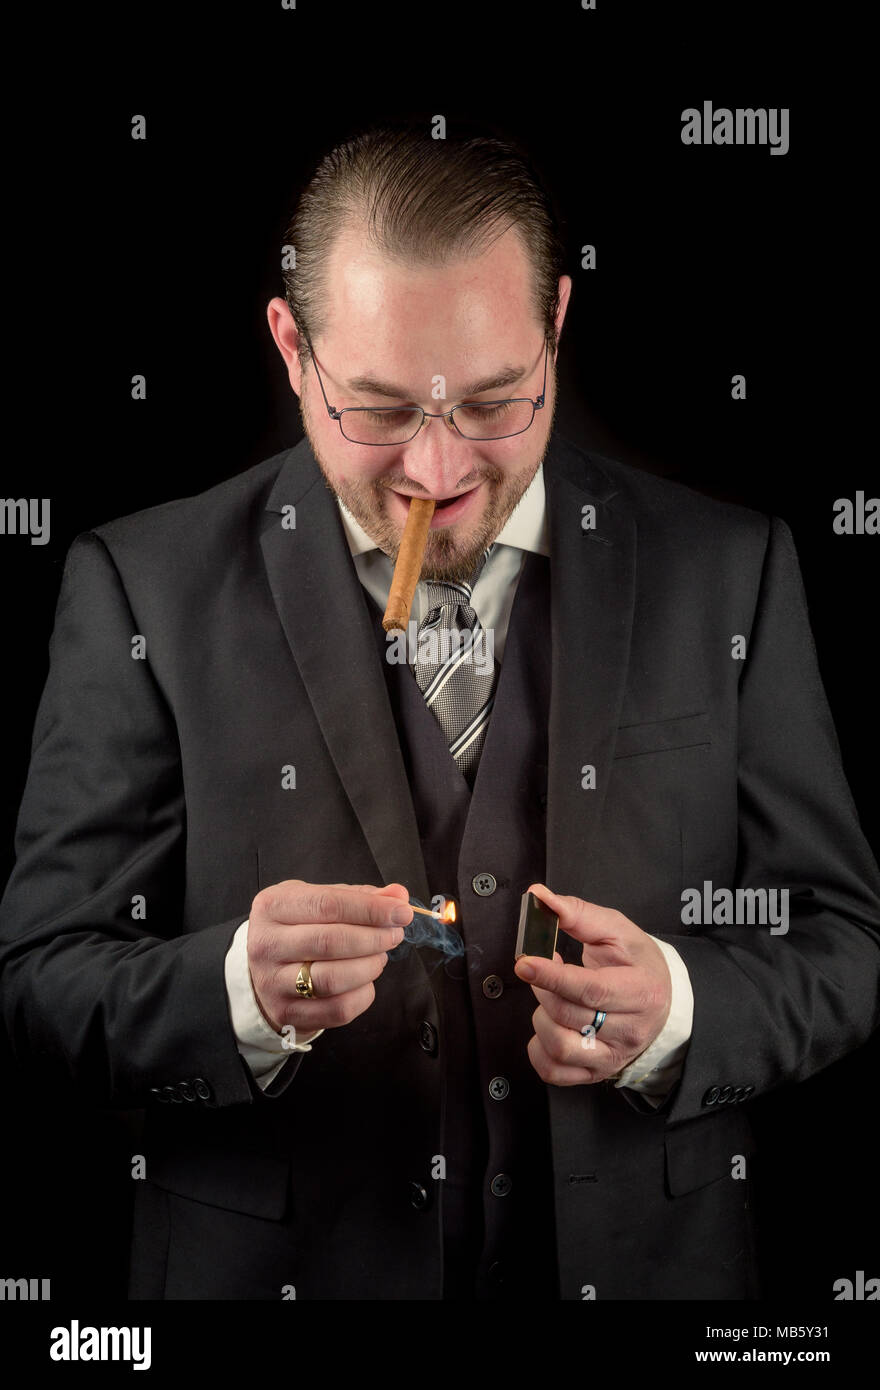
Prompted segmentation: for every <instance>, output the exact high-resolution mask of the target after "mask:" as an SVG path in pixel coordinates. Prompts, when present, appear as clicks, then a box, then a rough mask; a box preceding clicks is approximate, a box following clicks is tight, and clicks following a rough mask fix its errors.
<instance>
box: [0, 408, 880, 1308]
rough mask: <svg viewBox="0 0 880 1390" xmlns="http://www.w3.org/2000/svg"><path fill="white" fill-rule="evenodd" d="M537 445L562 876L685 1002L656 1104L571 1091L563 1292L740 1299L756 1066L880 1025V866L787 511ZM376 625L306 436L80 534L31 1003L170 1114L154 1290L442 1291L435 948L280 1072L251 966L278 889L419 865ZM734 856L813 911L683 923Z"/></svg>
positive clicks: (61, 676)
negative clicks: (829, 699)
mask: <svg viewBox="0 0 880 1390" xmlns="http://www.w3.org/2000/svg"><path fill="white" fill-rule="evenodd" d="M545 477H546V484H547V505H548V510H549V523H550V543H551V589H552V612H551V629H550V632H549V634H548V633H538V634H535V643H536V648H535V655H536V659H540V660H550V661H551V662H552V697H551V707H550V716H549V773H548V800H547V872H546V879H547V882H548V883H549V884H550V885H551V886H553V887H554V888H555V889H556V890H557V891H560V892H563V893H573V894H577V895H579V896H581V897H584V898H587V899H590V900H592V901H595V902H599V903H603V904H606V905H608V906H612V907H616V908H619V909H620V910H621V911H622V912H624V913H625V914H626V915H627V916H629V917H631V918H632V919H633V920H634V921H635V922H637V923H638V924H639V925H640V926H641V927H642V928H643V929H644V930H645V931H648V932H651V933H654V934H655V935H659V936H662V937H664V938H665V939H667V940H669V941H671V942H672V943H673V944H674V945H675V947H676V948H677V950H678V951H679V952H680V954H681V955H682V957H683V959H684V961H685V964H686V965H687V968H688V971H689V974H690V978H691V981H692V985H693V992H694V1001H695V1003H694V1024H693V1035H692V1039H691V1043H690V1047H689V1051H688V1054H687V1059H686V1062H685V1066H684V1070H683V1074H682V1077H681V1080H680V1082H679V1084H678V1085H677V1086H676V1087H675V1089H674V1091H673V1092H672V1094H671V1095H670V1097H669V1098H668V1100H667V1101H666V1103H665V1104H664V1106H663V1107H662V1109H661V1110H660V1111H659V1112H655V1111H653V1110H652V1109H651V1108H650V1107H649V1106H648V1105H647V1104H646V1103H645V1102H644V1100H642V1099H640V1098H639V1097H638V1096H637V1095H635V1094H634V1093H633V1092H629V1091H626V1090H623V1089H619V1088H614V1087H613V1086H611V1085H609V1084H607V1083H606V1084H602V1085H599V1086H580V1087H570V1088H560V1087H553V1086H551V1087H550V1088H549V1110H550V1117H551V1140H552V1147H553V1160H554V1181H555V1204H556V1217H557V1242H558V1250H559V1271H560V1289H561V1296H562V1297H563V1298H571V1299H578V1298H580V1297H582V1293H581V1290H582V1289H583V1288H584V1286H586V1285H592V1286H594V1287H596V1289H597V1293H598V1296H599V1297H634V1298H638V1297H680V1298H697V1297H715V1298H737V1297H744V1296H749V1295H750V1294H752V1293H754V1292H755V1291H756V1287H757V1286H756V1284H755V1277H754V1259H753V1253H754V1252H753V1249H752V1231H751V1212H750V1206H749V1201H748V1197H747V1195H744V1194H747V1191H748V1180H746V1182H743V1181H738V1180H735V1179H733V1178H732V1176H731V1168H732V1157H733V1155H735V1154H741V1155H744V1156H745V1157H746V1158H747V1159H748V1160H749V1161H751V1156H752V1155H753V1153H754V1137H753V1133H752V1127H751V1125H750V1123H749V1120H748V1110H749V1099H750V1098H751V1097H752V1096H759V1095H762V1094H763V1093H766V1092H769V1091H771V1090H772V1089H773V1088H775V1087H778V1086H780V1085H783V1084H785V1083H792V1082H797V1081H799V1080H801V1079H803V1078H805V1077H807V1076H809V1075H811V1074H812V1073H814V1072H816V1071H818V1070H819V1069H821V1068H823V1067H825V1066H827V1065H828V1064H829V1063H831V1062H832V1061H834V1060H835V1059H837V1058H839V1057H841V1056H842V1055H843V1054H845V1053H846V1052H847V1051H849V1050H851V1049H853V1048H855V1047H857V1046H858V1045H860V1044H861V1043H862V1042H864V1041H865V1039H866V1038H867V1037H868V1036H869V1034H870V1033H871V1031H872V1029H873V1028H874V1027H875V1026H876V1024H877V1020H878V1003H877V995H878V990H877V982H878V963H880V953H878V944H880V912H878V876H877V869H876V865H875V864H874V862H873V860H872V858H871V855H870V852H869V850H868V848H867V846H866V843H865V841H864V838H863V836H862V834H861V831H860V828H859V824H858V819H857V815H856V811H855V808H854V806H853V803H852V799H851V797H850V794H849V791H848V788H847V785H846V782H845V779H844V776H843V773H842V770H841V764H840V758H839V751H838V746H837V742H836V738H835V733H834V729H833V725H832V721H831V717H830V714H829V711H828V707H827V704H826V700H825V697H824V693H823V689H822V684H821V680H820V677H819V674H818V668H817V664H816V658H815V653H814V647H813V642H812V638H811V634H810V629H809V622H808V615H807V609H806V605H805V600H804V594H803V590H802V585H801V580H800V575H799V570H798V565H797V560H796V556H795V552H794V548H793V545H792V540H791V536H790V533H789V531H788V528H787V527H786V526H785V524H784V523H783V522H781V521H779V520H777V519H772V518H769V517H766V516H763V515H761V514H758V513H756V512H753V511H750V510H746V509H744V508H740V507H735V506H731V505H727V504H722V503H719V502H716V501H713V500H710V499H708V498H706V497H703V496H701V495H698V494H696V493H694V492H692V491H690V490H689V489H687V488H684V487H681V486H679V485H676V484H673V483H670V482H668V481H664V480H660V479H658V478H655V477H653V476H650V475H647V474H643V473H641V472H638V471H636V470H633V469H631V468H629V467H627V466H625V465H623V464H620V463H618V462H615V461H613V460H609V459H604V458H600V457H597V456H595V455H590V454H586V453H584V452H582V451H580V450H579V449H577V448H575V447H574V446H573V445H571V444H569V443H567V442H566V441H563V440H562V439H560V438H559V437H558V436H556V437H554V439H553V440H552V442H551V448H550V451H549V453H548V455H547V458H546V460H545ZM290 507H293V508H294V509H295V511H294V512H293V513H291V512H290V511H289V510H287V511H285V510H284V509H285V508H288V509H289V508H290ZM585 507H593V508H595V525H594V526H592V527H588V528H587V529H585V528H584V526H583V524H582V521H583V518H584V516H585V515H589V514H585V512H584V508H585ZM294 519H295V525H292V524H291V522H292V521H293V520H294ZM374 621H375V620H374V618H373V617H372V616H371V614H370V610H369V608H368V605H367V602H366V598H365V595H364V592H363V590H362V588H361V586H360V584H359V582H358V579H357V576H356V573H355V569H354V566H353V564H352V562H351V558H350V555H349V553H348V547H347V544H346V541H345V536H344V532H343V529H342V526H341V523H340V519H339V515H338V511H337V508H336V503H335V501H334V499H333V498H332V496H331V494H330V493H329V491H328V490H327V488H326V487H325V485H324V482H323V479H322V477H321V474H320V472H319V470H318V468H317V465H316V463H315V461H314V459H313V457H312V455H311V451H310V449H309V447H308V444H307V442H305V441H303V442H302V443H301V444H299V445H298V446H297V447H296V448H294V449H291V450H289V451H287V452H285V453H283V454H281V455H279V456H277V457H275V458H272V459H268V460H266V461H265V462H263V463H261V464H259V465H258V466H257V467H254V468H251V469H250V470H248V471H247V472H246V473H243V474H242V475H240V476H237V477H235V478H232V479H231V480H229V481H227V482H224V483H221V484H220V485H219V486H217V487H214V488H212V489H211V490H209V491H208V492H206V493H203V494H202V495H200V496H197V497H192V498H185V499H182V500H178V501H174V502H170V503H168V504H166V505H163V506H158V507H153V508H150V509H148V510H146V511H143V512H140V513H138V514H136V515H134V516H130V517H124V518H122V519H120V520H117V521H115V522H112V523H110V524H108V525H105V526H100V527H97V528H96V529H95V530H94V531H90V532H87V533H84V534H83V535H81V536H78V537H77V539H76V540H75V541H74V543H73V545H72V546H71V548H70V551H69V554H68V557H67V562H66V567H65V572H64V577H63V582H62V588H61V594H60V598H59V602H58V609H57V615H56V622H55V629H54V633H53V636H52V641H51V665H50V672H49V676H48V680H47V684H46V688H45V692H44V695H43V698H42V702H41V704H40V708H39V712H38V715H37V720H36V725H35V729H34V736H33V750H32V761H31V767H30V772H29V776H28V782H27V787H26V791H25V795H24V799H23V802H22V807H21V812H20V818H19V825H18V832H17V863H16V867H15V870H14V872H13V875H12V877H11V880H10V883H9V885H8V888H7V892H6V895H5V897H4V901H3V905H2V929H0V965H2V969H3V1003H4V1010H5V1018H6V1023H7V1027H8V1029H9V1033H10V1037H11V1040H12V1045H13V1047H14V1048H15V1050H16V1053H17V1055H18V1056H19V1057H20V1058H21V1060H22V1062H23V1063H25V1064H26V1065H28V1066H30V1067H34V1068H37V1069H38V1070H39V1071H40V1073H41V1075H42V1076H44V1077H48V1078H49V1079H50V1080H53V1079H54V1080H55V1081H57V1082H58V1084H61V1083H69V1084H72V1085H73V1086H74V1087H75V1088H76V1090H77V1092H78V1093H79V1094H80V1095H81V1096H82V1097H83V1099H84V1100H87V1101H89V1102H91V1103H94V1104H97V1105H101V1106H108V1107H121V1108H125V1109H131V1108H141V1107H142V1108H143V1109H144V1111H145V1113H146V1130H145V1138H144V1146H145V1153H146V1157H147V1180H146V1181H145V1182H140V1183H137V1184H136V1201H137V1207H136V1226H135V1243H134V1252H133V1265H132V1284H131V1293H132V1295H133V1296H135V1297H160V1298H161V1297H169V1298H186V1297H250V1298H273V1297H281V1296H282V1293H281V1289H282V1288H283V1287H290V1286H293V1287H295V1288H296V1289H297V1296H298V1297H307V1298H308V1297H326V1298H333V1297H357V1298H359V1297H379V1298H403V1297H417V1298H436V1297H439V1296H440V1294H441V1289H442V1252H441V1248H440V1247H441V1241H440V1225H439V1220H438V1216H437V1208H436V1207H434V1208H430V1207H429V1208H428V1210H417V1209H416V1208H414V1207H413V1206H412V1205H411V1204H410V1201H409V1200H408V1194H409V1192H410V1184H411V1183H412V1182H413V1180H422V1179H424V1178H426V1177H427V1174H426V1164H427V1163H429V1162H430V1156H431V1155H432V1153H434V1152H435V1151H436V1148H435V1145H436V1133H437V1117H438V1107H439V1104H440V1094H441V1078H440V1072H439V1068H438V1067H437V1066H436V1065H434V1064H433V1063H432V1064H430V1065H429V1064H428V1063H427V1062H426V1058H425V1054H424V1053H423V1052H421V1051H420V1050H419V1049H418V1048H417V1047H414V1046H413V1038H414V1037H415V1036H416V1033H417V1030H418V1027H419V1023H420V1021H421V1020H422V1019H425V1018H432V1017H435V1016H436V1000H435V999H434V996H433V993H432V986H431V982H430V980H429V978H428V974H427V972H426V971H425V969H424V966H423V964H422V963H421V961H420V957H419V954H418V952H412V953H411V954H410V956H409V957H408V958H407V960H406V961H403V962H400V963H399V965H398V966H396V967H395V971H394V973H393V974H391V973H389V972H388V971H387V970H386V972H385V974H384V975H383V978H382V980H381V981H380V982H379V985H378V988H377V998H376V1001H375V1003H374V1004H373V1005H372V1006H371V1008H370V1009H369V1010H367V1012H366V1013H365V1014H364V1015H362V1016H361V1017H360V1018H359V1019H357V1020H355V1021H354V1022H353V1023H352V1024H349V1025H348V1026H347V1027H345V1028H340V1029H334V1030H329V1031H328V1032H327V1033H325V1034H324V1035H323V1036H322V1037H321V1038H319V1039H318V1040H317V1042H316V1043H315V1046H314V1048H313V1051H312V1052H311V1053H310V1054H308V1055H305V1056H303V1055H302V1054H293V1055H292V1056H291V1058H290V1059H289V1061H288V1062H287V1063H286V1064H285V1067H284V1068H283V1070H282V1072H281V1074H280V1076H279V1077H278V1078H277V1079H276V1081H275V1082H274V1083H273V1084H272V1086H271V1087H270V1088H269V1090H268V1091H267V1092H265V1093H264V1092H262V1091H261V1090H260V1088H259V1087H258V1086H256V1084H255V1083H254V1081H253V1078H252V1077H251V1076H250V1073H249V1071H248V1069H247V1067H246V1065H245V1064H244V1062H243V1059H242V1058H241V1056H240V1054H239V1052H238V1050H237V1046H236V1040H235V1037H234V1035H233V1031H232V1027H231V1023H230V1018H229V1011H228V1007H227V1001H226V992H225V986H224V958H225V955H226V952H227V950H228V947H229V945H230V942H231V939H232V936H233V933H234V931H235V929H236V928H237V926H238V925H239V923H240V922H242V921H243V920H244V919H245V918H246V917H247V915H248V913H249V910H250V905H251V901H252V899H253V897H254V895H255V894H256V892H257V891H258V889H260V888H261V887H265V886H267V885H269V884H271V883H275V882H278V881H280V880H282V879H285V878H293V877H296V878H301V879H306V880H310V881H314V882H318V883H320V882H338V881H350V882H356V883H357V882H375V883H383V882H390V881H392V880H400V881H402V882H404V883H406V884H407V885H408V887H409V889H410V891H411V892H412V893H414V894H415V895H416V896H418V897H420V898H422V899H423V900H426V899H427V897H428V895H429V887H428V884H427V882H426V876H425V869H424V864H423V862H422V856H421V848H420V843H419V838H418V832H417V827H416V824H415V819H414V815H413V810H412V804H411V801H410V797H409V791H408V785H407V780H406V774H405V769H404V763H403V758H402V755H401V751H400V746H399V742H398V737H397V731H396V729H395V725H394V720H393V717H392V714H391V708H390V704H389V700H388V694H387V689H386V685H385V681H384V678H383V673H382V670H381V666H380V657H379V654H378V650H377V643H376V638H375V634H374V632H373V631H372V628H371V624H372V623H373V622H374ZM737 637H742V638H745V641H746V650H747V656H746V659H745V660H738V659H735V657H734V656H733V654H732V652H733V646H732V644H733V642H734V639H736V638H737ZM138 638H142V639H143V640H144V642H145V653H144V659H139V657H138ZM587 764H590V765H592V766H594V767H595V769H596V788H595V790H585V789H584V788H583V786H582V779H581V769H582V767H584V766H585V765H587ZM291 767H292V768H294V769H295V773H294V777H295V783H296V785H295V789H294V788H287V789H286V788H285V787H284V785H283V782H284V776H285V773H284V769H285V768H291ZM288 780H290V779H289V774H288ZM706 881H710V882H711V883H712V885H713V887H715V888H718V887H737V886H753V887H759V888H768V889H769V888H773V887H776V888H783V887H785V888H787V889H788V890H789V892H790V912H791V921H790V928H789V931H788V932H787V934H785V935H781V934H778V935H773V934H771V933H770V930H769V927H767V926H764V927H760V926H742V925H740V926H733V925H716V924H714V923H708V924H703V925H697V926H683V925H682V921H681V893H682V891H683V889H685V888H688V887H701V886H702V884H703V883H704V882H706ZM561 949H563V952H564V954H565V955H566V957H567V958H568V959H570V960H573V961H576V960H579V950H578V947H577V945H576V943H574V942H572V941H570V940H569V939H568V938H563V941H562V945H561ZM587 1169H589V1172H587ZM597 1170H598V1172H599V1176H600V1177H601V1183H600V1184H599V1185H598V1186H597V1183H596V1182H595V1181H594V1179H595V1177H596V1172H597ZM588 1179H589V1180H588ZM669 1251H674V1259H672V1260H670V1258H669Z"/></svg>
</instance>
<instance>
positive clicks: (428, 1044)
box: [419, 1019, 437, 1053]
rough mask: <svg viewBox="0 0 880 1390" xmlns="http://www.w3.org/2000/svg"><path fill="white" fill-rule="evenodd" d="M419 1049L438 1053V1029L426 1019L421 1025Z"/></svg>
mask: <svg viewBox="0 0 880 1390" xmlns="http://www.w3.org/2000/svg"><path fill="white" fill-rule="evenodd" d="M419 1047H420V1048H421V1049H422V1051H423V1052H432V1053H433V1052H436V1051H437V1029H436V1028H435V1027H434V1025H433V1023H428V1021H427V1020H426V1019H423V1020H422V1022H421V1023H420V1024H419Z"/></svg>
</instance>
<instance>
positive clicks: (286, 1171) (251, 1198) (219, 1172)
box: [144, 1106, 290, 1220]
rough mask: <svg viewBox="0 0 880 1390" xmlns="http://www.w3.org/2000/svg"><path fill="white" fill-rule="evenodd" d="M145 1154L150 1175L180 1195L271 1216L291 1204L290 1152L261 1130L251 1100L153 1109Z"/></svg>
mask: <svg viewBox="0 0 880 1390" xmlns="http://www.w3.org/2000/svg"><path fill="white" fill-rule="evenodd" d="M168 1109H169V1111H170V1109H171V1108H170V1107H168ZM242 1109H245V1110H246V1111H247V1113H246V1114H244V1115H242V1114H241V1110H242ZM277 1142H278V1141H277V1139H276V1143H277ZM144 1155H145V1158H146V1178H147V1181H148V1182H151V1183H153V1184H154V1185H155V1186H156V1187H161V1188H162V1189H163V1190H164V1191H166V1192H173V1193H174V1194H175V1196H177V1197H188V1198H190V1199H191V1200H192V1201H194V1202H206V1203H207V1204H208V1205H209V1206H213V1207H225V1208H227V1209H228V1210H229V1211H240V1212H245V1213H246V1214H248V1215H250V1216H262V1217H265V1218H267V1219H269V1220H280V1218H281V1217H283V1216H284V1214H285V1211H286V1209H287V1203H288V1195H289V1191H290V1155H289V1154H287V1153H286V1152H285V1151H284V1148H283V1146H282V1145H281V1144H280V1143H278V1147H277V1150H276V1148H275V1146H274V1145H273V1143H272V1138H271V1134H270V1133H269V1132H268V1131H263V1132H259V1131H257V1129H256V1126H255V1121H254V1115H253V1110H252V1107H250V1106H247V1107H233V1108H230V1109H229V1110H228V1111H213V1112H211V1113H210V1114H208V1113H207V1112H205V1113H204V1114H187V1113H184V1112H183V1110H182V1109H181V1107H180V1106H175V1108H174V1112H173V1113H170V1114H168V1115H161V1116H160V1115H158V1114H152V1115H150V1117H149V1120H148V1125H147V1132H146V1134H145V1136H144Z"/></svg>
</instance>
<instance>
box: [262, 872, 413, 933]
mask: <svg viewBox="0 0 880 1390" xmlns="http://www.w3.org/2000/svg"><path fill="white" fill-rule="evenodd" d="M402 886H403V885H401V887H402ZM255 902H256V904H257V907H258V909H259V911H260V912H261V913H262V914H263V915H264V916H266V917H268V918H269V919H270V920H271V921H272V922H275V923H278V924H279V925H281V926H301V925H302V924H303V923H306V922H316V923H317V922H320V923H325V924H326V923H328V922H330V923H332V922H349V923H352V924H354V925H359V926H365V927H368V926H390V925H392V924H394V922H395V916H394V914H395V913H400V915H401V921H400V923H398V924H397V925H400V926H406V925H407V923H408V922H411V921H412V916H413V913H412V908H411V907H409V904H408V903H404V902H402V901H401V900H400V898H398V897H387V896H386V895H385V894H383V893H380V892H375V893H365V892H363V891H362V890H360V889H358V888H352V887H349V886H347V885H339V884H330V883H301V882H299V881H298V880H296V879H288V880H286V881H285V882H284V883H275V884H272V886H271V887H269V888H264V889H262V891H261V892H259V893H258V894H257V896H256V899H255ZM404 919H405V920H404Z"/></svg>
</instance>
